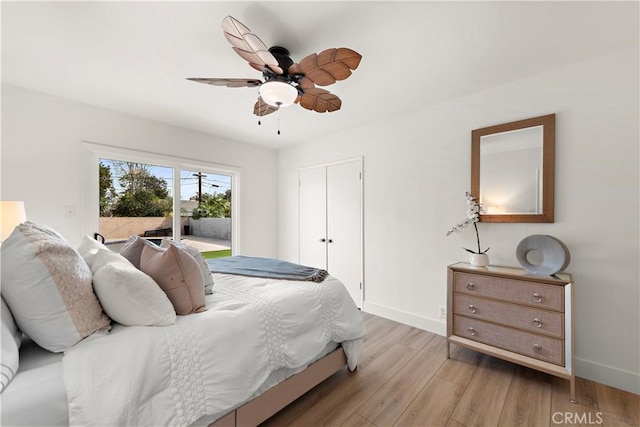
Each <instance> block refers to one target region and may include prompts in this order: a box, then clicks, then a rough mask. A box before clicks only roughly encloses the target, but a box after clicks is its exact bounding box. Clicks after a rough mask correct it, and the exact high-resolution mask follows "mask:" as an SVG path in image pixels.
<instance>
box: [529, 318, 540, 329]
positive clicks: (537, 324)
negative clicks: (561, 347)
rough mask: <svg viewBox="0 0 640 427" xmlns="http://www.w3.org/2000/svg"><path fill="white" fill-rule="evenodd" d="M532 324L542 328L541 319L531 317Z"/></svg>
mask: <svg viewBox="0 0 640 427" xmlns="http://www.w3.org/2000/svg"><path fill="white" fill-rule="evenodd" d="M531 323H532V324H533V326H535V327H536V328H542V320H540V319H538V318H535V319H533V322H531Z"/></svg>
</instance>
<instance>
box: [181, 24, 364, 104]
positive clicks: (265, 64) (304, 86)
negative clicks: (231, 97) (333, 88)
mask: <svg viewBox="0 0 640 427" xmlns="http://www.w3.org/2000/svg"><path fill="white" fill-rule="evenodd" d="M222 29H223V31H224V36H225V37H226V38H227V40H228V41H229V43H231V45H232V46H233V50H234V51H235V52H236V53H237V54H238V55H240V57H242V59H244V60H245V61H247V62H248V63H249V65H250V66H251V67H253V68H255V69H256V70H258V71H260V72H262V77H263V78H264V81H262V80H259V79H240V78H188V79H187V80H192V81H194V82H198V83H206V84H210V85H213V86H226V87H257V88H258V94H259V96H258V101H257V102H256V104H255V105H254V107H253V114H255V115H256V116H265V115H267V114H271V113H273V112H275V111H278V109H280V107H286V106H289V105H291V104H293V103H297V104H300V106H301V107H303V108H306V109H307V110H313V111H317V112H318V113H324V112H332V111H337V110H339V109H340V107H341V106H342V101H341V100H340V98H338V97H337V96H336V95H334V94H332V93H331V92H329V91H328V90H325V89H320V88H317V87H316V85H317V86H328V85H330V84H333V83H335V82H336V81H338V80H344V79H346V78H347V77H349V76H350V75H351V71H352V70H355V69H356V68H358V65H359V64H360V59H362V56H361V55H360V54H359V53H357V52H355V51H353V50H351V49H348V48H344V47H341V48H333V49H327V50H324V51H322V52H320V53H319V54H316V53H313V54H311V55H309V56H307V57H305V58H304V59H303V60H302V61H300V62H299V63H294V62H293V60H292V59H291V58H290V57H289V51H288V50H287V49H286V48H284V47H281V46H273V47H270V48H268V49H267V46H266V45H265V44H264V43H263V42H262V41H261V40H260V39H259V38H258V36H256V35H255V34H253V33H252V32H251V30H250V29H249V28H247V27H246V26H245V25H243V24H242V23H241V22H240V21H238V20H237V19H235V18H233V17H232V16H227V17H226V18H224V19H223V20H222Z"/></svg>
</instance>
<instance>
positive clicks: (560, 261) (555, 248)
mask: <svg viewBox="0 0 640 427" xmlns="http://www.w3.org/2000/svg"><path fill="white" fill-rule="evenodd" d="M532 251H535V252H538V253H540V254H541V255H542V260H541V262H540V263H532V262H530V260H529V258H528V255H529V254H530V252H532ZM516 257H517V258H518V262H519V263H520V265H522V268H524V270H525V272H527V273H528V274H533V275H537V276H551V275H553V274H556V273H558V272H561V271H563V270H564V269H565V268H567V266H568V265H569V261H570V260H571V256H570V254H569V249H568V248H567V246H566V245H565V244H564V243H562V242H561V241H560V240H558V239H556V238H555V237H552V236H547V235H544V234H534V235H532V236H529V237H525V238H524V239H522V241H521V242H520V243H518V247H517V248H516Z"/></svg>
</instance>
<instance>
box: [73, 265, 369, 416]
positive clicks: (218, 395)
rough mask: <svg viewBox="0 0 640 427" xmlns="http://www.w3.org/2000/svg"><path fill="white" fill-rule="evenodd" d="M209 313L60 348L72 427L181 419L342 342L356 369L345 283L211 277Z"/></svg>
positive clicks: (235, 397)
mask: <svg viewBox="0 0 640 427" xmlns="http://www.w3.org/2000/svg"><path fill="white" fill-rule="evenodd" d="M214 280H215V286H214V293H213V294H212V295H209V296H207V308H208V310H207V311H206V312H203V313H198V314H192V315H189V316H178V321H177V323H176V324H175V325H172V326H167V327H131V326H129V327H122V326H119V325H116V326H115V327H114V328H113V329H112V331H111V332H110V333H109V334H108V335H94V336H92V337H89V338H88V339H85V340H84V341H82V342H80V343H79V344H78V345H76V346H74V347H73V348H71V349H70V350H67V351H66V352H65V356H64V358H63V361H62V364H63V375H64V381H65V385H66V388H67V397H68V400H69V422H70V424H71V425H172V426H178V425H189V424H191V423H193V422H194V421H196V420H198V419H201V418H202V417H204V416H209V417H211V419H215V418H217V417H220V416H222V415H224V414H225V413H227V412H228V411H230V410H232V409H234V408H236V407H238V406H239V405H241V404H242V403H244V402H245V401H247V400H248V399H250V398H251V397H252V396H253V395H254V393H256V392H257V391H258V390H259V388H260V387H261V385H262V384H263V383H264V382H265V380H266V379H267V378H268V377H269V376H270V374H271V373H272V372H275V371H277V370H280V369H282V368H286V369H290V370H293V371H295V370H298V369H301V368H303V367H305V366H306V365H308V364H309V363H310V362H311V361H313V360H315V358H316V357H317V356H318V355H319V354H321V353H322V352H323V351H326V348H327V346H328V345H329V344H330V343H332V342H335V343H343V348H344V349H345V353H346V355H347V359H348V363H349V367H350V368H351V369H354V368H355V366H357V363H358V361H359V358H360V357H361V352H362V342H361V338H362V337H363V336H364V326H363V323H362V319H361V316H360V312H359V311H358V309H357V308H356V306H355V303H354V302H353V300H352V299H351V298H350V296H349V294H348V292H347V290H346V289H345V288H344V286H343V285H342V284H341V283H340V282H339V281H338V280H336V279H335V278H333V277H328V278H327V279H325V280H324V281H323V282H321V283H314V282H297V281H281V280H280V281H278V280H273V279H262V278H249V277H242V276H232V275H223V274H214Z"/></svg>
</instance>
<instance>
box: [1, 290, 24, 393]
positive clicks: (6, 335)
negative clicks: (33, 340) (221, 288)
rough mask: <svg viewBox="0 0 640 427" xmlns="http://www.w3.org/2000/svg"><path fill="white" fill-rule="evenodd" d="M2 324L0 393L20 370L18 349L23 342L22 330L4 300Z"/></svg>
mask: <svg viewBox="0 0 640 427" xmlns="http://www.w3.org/2000/svg"><path fill="white" fill-rule="evenodd" d="M1 310H2V312H1V313H0V314H1V315H2V325H1V326H0V338H1V339H2V354H0V357H1V359H0V362H1V363H0V393H2V392H3V391H4V390H5V389H6V388H7V387H8V386H9V383H10V382H11V380H12V379H13V377H14V376H15V375H16V372H18V366H19V361H20V353H19V351H18V349H19V348H20V344H21V343H22V332H20V331H19V330H18V327H17V326H16V323H15V322H14V320H13V316H12V315H11V311H9V307H7V304H6V303H5V302H4V299H3V300H2V308H1Z"/></svg>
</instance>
